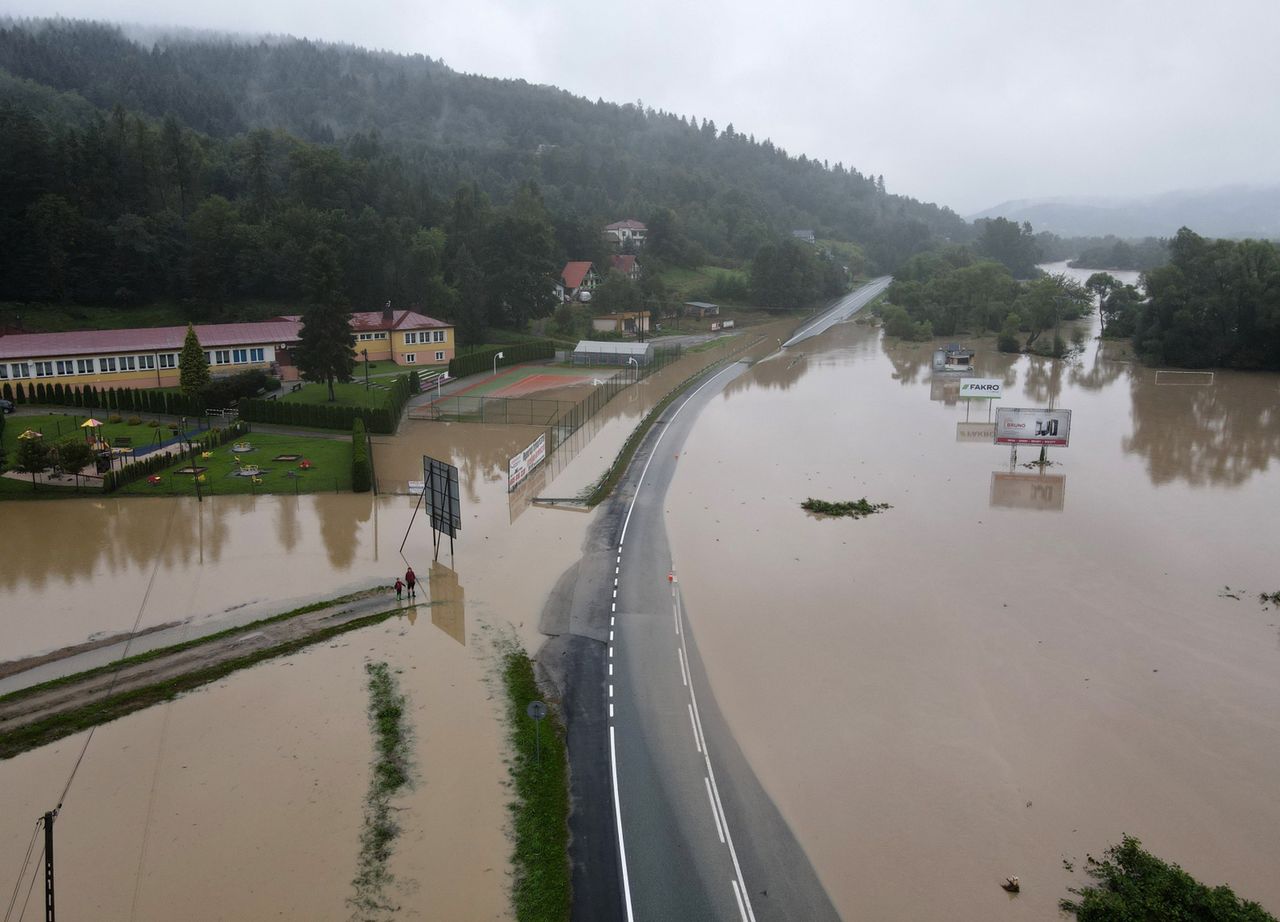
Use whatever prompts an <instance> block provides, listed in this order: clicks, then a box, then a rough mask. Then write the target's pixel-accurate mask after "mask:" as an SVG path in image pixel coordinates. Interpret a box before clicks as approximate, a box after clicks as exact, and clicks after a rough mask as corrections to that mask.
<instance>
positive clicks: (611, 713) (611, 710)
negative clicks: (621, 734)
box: [609, 704, 613, 717]
mask: <svg viewBox="0 0 1280 922" xmlns="http://www.w3.org/2000/svg"><path fill="white" fill-rule="evenodd" d="M609 716H610V717H612V716H613V705H612V704H610V705H609Z"/></svg>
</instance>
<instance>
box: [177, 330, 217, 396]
mask: <svg viewBox="0 0 1280 922" xmlns="http://www.w3.org/2000/svg"><path fill="white" fill-rule="evenodd" d="M209 381H210V376H209V360H208V359H207V358H205V355H204V347H203V346H201V345H200V337H198V336H196V328H195V327H193V326H192V325H191V324H187V338H186V339H185V340H184V341H183V343H182V354H181V355H180V356H178V388H179V390H181V391H182V393H183V395H184V396H186V397H198V396H200V392H201V391H203V390H204V389H205V388H206V387H208V386H209Z"/></svg>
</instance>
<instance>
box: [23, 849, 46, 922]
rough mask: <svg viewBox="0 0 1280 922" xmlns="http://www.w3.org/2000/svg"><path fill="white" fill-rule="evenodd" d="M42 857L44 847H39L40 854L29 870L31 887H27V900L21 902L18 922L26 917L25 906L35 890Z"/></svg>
mask: <svg viewBox="0 0 1280 922" xmlns="http://www.w3.org/2000/svg"><path fill="white" fill-rule="evenodd" d="M43 857H44V846H43V845H41V846H40V854H39V855H37V856H36V866H35V867H34V868H32V869H31V885H30V886H29V887H27V898H26V899H25V900H23V901H22V912H21V913H20V914H19V916H18V922H22V920H23V919H25V918H26V917H27V904H28V903H30V902H31V893H32V891H33V890H35V888H36V878H37V877H39V876H40V859H41V858H43Z"/></svg>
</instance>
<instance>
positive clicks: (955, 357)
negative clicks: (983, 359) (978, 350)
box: [933, 343, 974, 371]
mask: <svg viewBox="0 0 1280 922" xmlns="http://www.w3.org/2000/svg"><path fill="white" fill-rule="evenodd" d="M973 356H974V351H973V350H972V349H963V348H961V346H960V344H959V343H947V344H946V345H945V346H939V347H938V348H937V349H934V350H933V370H934V371H972V370H973Z"/></svg>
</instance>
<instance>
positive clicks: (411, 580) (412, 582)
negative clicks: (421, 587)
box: [404, 567, 418, 599]
mask: <svg viewBox="0 0 1280 922" xmlns="http://www.w3.org/2000/svg"><path fill="white" fill-rule="evenodd" d="M404 581H405V582H406V583H408V584H409V598H411V599H412V598H413V597H414V594H415V593H416V592H417V589H416V588H415V587H416V586H417V584H418V577H417V576H415V575H414V572H413V567H410V568H409V569H407V570H405V571H404Z"/></svg>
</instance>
